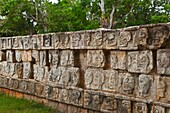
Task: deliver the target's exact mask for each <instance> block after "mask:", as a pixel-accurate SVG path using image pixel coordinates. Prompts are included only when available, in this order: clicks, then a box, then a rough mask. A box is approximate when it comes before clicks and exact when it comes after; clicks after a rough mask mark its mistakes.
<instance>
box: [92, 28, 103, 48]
mask: <svg viewBox="0 0 170 113" xmlns="http://www.w3.org/2000/svg"><path fill="white" fill-rule="evenodd" d="M91 40H92V41H91V44H90V45H91V46H92V47H93V48H94V47H97V48H99V47H102V46H103V33H102V31H101V30H99V31H95V32H92V37H91Z"/></svg>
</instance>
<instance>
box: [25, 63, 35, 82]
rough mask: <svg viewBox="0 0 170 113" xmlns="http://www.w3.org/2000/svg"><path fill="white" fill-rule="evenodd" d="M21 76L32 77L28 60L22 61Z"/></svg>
mask: <svg viewBox="0 0 170 113" xmlns="http://www.w3.org/2000/svg"><path fill="white" fill-rule="evenodd" d="M23 78H26V79H28V78H33V77H32V66H31V63H30V62H24V63H23Z"/></svg>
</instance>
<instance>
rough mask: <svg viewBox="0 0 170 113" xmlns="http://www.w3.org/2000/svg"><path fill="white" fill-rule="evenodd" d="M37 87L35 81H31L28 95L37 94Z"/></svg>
mask: <svg viewBox="0 0 170 113" xmlns="http://www.w3.org/2000/svg"><path fill="white" fill-rule="evenodd" d="M35 86H36V83H35V81H34V80H31V79H29V84H28V93H29V94H32V95H34V94H35Z"/></svg>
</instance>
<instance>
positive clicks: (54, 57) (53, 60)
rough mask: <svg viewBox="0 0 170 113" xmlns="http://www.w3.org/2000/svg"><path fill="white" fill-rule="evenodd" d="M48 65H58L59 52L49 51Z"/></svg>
mask: <svg viewBox="0 0 170 113" xmlns="http://www.w3.org/2000/svg"><path fill="white" fill-rule="evenodd" d="M49 63H50V65H52V66H53V65H56V66H58V64H59V51H58V50H49Z"/></svg>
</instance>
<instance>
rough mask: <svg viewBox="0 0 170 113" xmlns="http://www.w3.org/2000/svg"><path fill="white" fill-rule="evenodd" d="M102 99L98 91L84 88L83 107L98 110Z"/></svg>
mask: <svg viewBox="0 0 170 113" xmlns="http://www.w3.org/2000/svg"><path fill="white" fill-rule="evenodd" d="M101 103H102V99H101V96H100V93H99V92H98V91H92V90H84V107H85V108H89V109H92V110H100V108H101Z"/></svg>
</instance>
